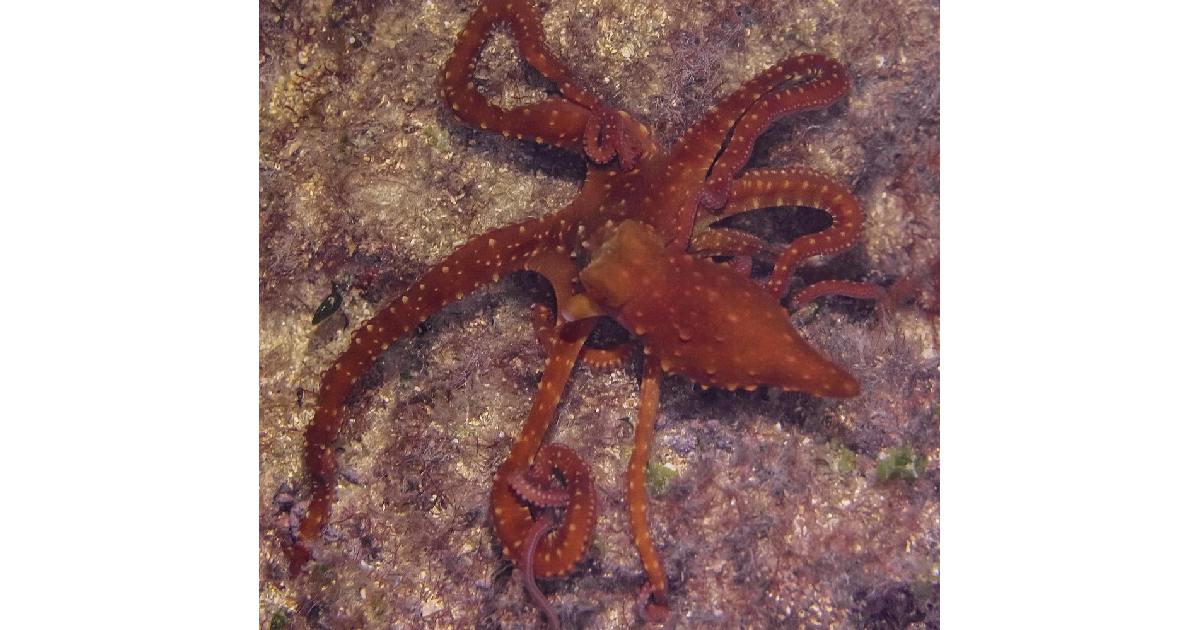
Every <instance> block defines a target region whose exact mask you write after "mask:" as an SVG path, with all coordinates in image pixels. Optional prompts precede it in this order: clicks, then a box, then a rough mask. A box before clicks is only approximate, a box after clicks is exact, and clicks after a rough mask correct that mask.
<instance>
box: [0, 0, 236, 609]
mask: <svg viewBox="0 0 1200 630" xmlns="http://www.w3.org/2000/svg"><path fill="white" fill-rule="evenodd" d="M4 25H5V26H4V35H3V37H0V47H2V48H0V59H3V60H4V63H3V66H4V78H3V82H4V87H3V90H2V92H3V96H0V107H2V108H3V111H2V120H3V138H2V139H0V146H2V147H3V155H4V164H3V167H2V169H0V173H2V176H0V179H2V180H3V184H2V185H0V200H2V201H0V216H2V217H3V228H0V256H2V259H0V264H2V267H0V268H2V269H3V270H4V271H3V273H4V279H5V280H4V287H3V288H4V295H5V299H4V301H3V305H2V308H0V311H3V316H2V317H3V327H2V328H0V330H2V331H3V333H2V334H3V341H0V344H2V345H0V347H3V350H0V356H2V357H3V359H4V361H3V365H4V378H3V381H2V382H3V400H4V404H3V411H0V418H2V420H0V426H3V428H4V435H3V437H2V438H0V443H2V444H3V453H4V456H3V457H2V458H0V462H2V463H0V466H3V472H4V481H5V484H4V486H3V488H4V493H3V494H4V497H5V499H4V501H3V504H2V506H0V514H3V516H2V517H0V527H2V528H3V534H2V540H3V541H4V547H5V553H4V566H5V569H4V572H5V575H6V579H5V584H6V586H5V594H4V601H5V602H6V603H5V611H4V614H3V617H4V622H3V625H4V626H5V627H11V628H35V627H36V628H47V627H64V628H66V627H71V628H80V627H97V626H118V627H125V628H168V627H169V628H249V627H254V626H256V625H257V624H258V606H257V600H258V597H257V593H258V587H257V553H258V531H257V530H258V510H257V487H258V484H257V463H258V459H257V449H258V411H257V394H258V386H257V382H258V369H257V365H258V350H257V348H258V345H257V330H258V325H257V313H258V310H257V308H258V307H257V292H258V291H257V287H258V272H257V270H258V266H257V251H258V244H257V243H258V237H257V234H258V200H257V177H258V169H257V150H258V142H257V132H258V126H257V115H258V107H257V100H258V96H257V59H258V51H257V47H258V37H257V27H258V17H257V4H256V3H254V2H205V3H183V2H179V3H170V2H56V3H30V2H18V3H13V4H11V5H8V6H6V7H5V9H4Z"/></svg>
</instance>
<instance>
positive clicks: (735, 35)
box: [259, 0, 939, 629]
mask: <svg viewBox="0 0 1200 630" xmlns="http://www.w3.org/2000/svg"><path fill="white" fill-rule="evenodd" d="M540 5H541V7H542V9H543V10H544V11H545V28H546V33H547V39H548V41H549V44H550V46H551V47H552V48H553V49H555V50H556V51H558V52H559V54H560V56H561V57H562V58H563V59H564V60H565V61H566V62H567V63H568V65H569V66H570V67H571V68H573V69H574V71H575V72H576V74H577V77H578V78H579V79H580V80H581V81H583V82H584V83H585V84H587V85H590V86H592V87H593V89H594V91H595V92H596V93H598V94H599V95H600V96H601V97H602V98H605V99H606V100H607V101H608V102H609V103H610V104H613V105H615V106H618V107H620V108H623V109H626V110H628V111H630V112H631V113H633V114H634V115H636V116H638V117H639V118H641V119H642V120H644V121H645V122H646V123H647V124H649V125H650V126H652V127H653V129H654V131H655V133H656V134H657V136H658V137H659V138H660V140H661V142H663V144H666V145H670V144H671V142H672V141H673V140H674V139H675V138H676V137H677V136H678V135H679V134H680V133H681V132H682V131H683V130H684V129H685V128H686V127H687V126H688V125H689V124H690V123H691V122H692V121H694V120H696V119H697V118H698V117H699V115H700V113H701V112H703V111H704V110H705V109H706V108H707V107H708V106H710V105H712V104H713V103H714V102H715V101H716V99H718V98H719V97H720V96H721V95H723V94H725V93H727V92H729V91H732V90H733V89H734V88H735V87H736V86H737V85H739V84H740V83H741V82H742V81H744V80H746V79H748V78H750V77H751V76H752V75H753V74H755V73H756V72H758V71H759V70H761V69H763V68H766V67H767V66H769V65H770V64H771V63H773V62H774V61H776V60H778V59H780V58H783V57H785V56H788V55H790V54H793V53H798V52H806V51H816V52H822V53H825V54H828V55H830V56H832V57H834V58H837V59H839V60H840V61H841V62H842V63H844V64H845V65H846V66H847V68H848V69H849V72H850V75H851V77H852V81H853V86H852V92H851V95H850V97H849V99H848V100H846V101H844V102H842V103H840V104H838V105H836V106H834V107H833V108H831V109H830V110H829V111H826V112H820V113H816V114H806V115H799V116H794V117H789V118H787V119H786V120H784V121H783V122H781V123H780V124H777V125H776V126H775V127H773V128H772V129H771V130H770V131H769V132H768V133H767V135H766V136H765V137H764V138H763V139H762V140H761V141H760V142H759V145H758V148H757V150H756V152H755V156H754V158H753V159H752V162H751V165H752V166H755V165H758V166H781V165H786V164H793V163H801V164H806V165H808V166H811V167H814V168H818V169H821V170H824V171H827V172H829V173H832V174H835V175H837V176H838V177H840V178H842V179H843V180H844V181H846V182H848V183H849V184H850V185H851V186H852V188H853V190H854V191H855V193H856V194H857V195H859V198H860V200H861V202H862V205H863V209H864V211H865V213H866V216H867V220H868V228H867V233H866V238H865V239H864V242H863V244H861V245H859V246H856V247H855V248H854V249H853V250H851V251H850V252H849V253H846V254H843V255H840V256H837V257H833V258H831V259H829V260H827V261H823V264H818V265H815V266H812V267H811V268H808V269H805V270H803V271H801V274H800V276H801V278H803V279H804V280H810V281H811V280H816V279H821V278H826V277H837V278H850V279H866V280H871V281H875V282H879V283H882V284H885V285H888V286H889V287H890V290H891V296H892V301H893V302H894V305H893V306H892V307H891V308H887V309H882V308H872V307H871V306H869V305H864V304H861V303H857V302H854V301H851V300H842V299H829V300H825V301H823V302H822V303H820V304H819V305H818V306H816V307H815V308H814V307H810V308H805V309H802V310H801V311H799V312H797V313H796V314H795V316H794V317H793V319H794V321H795V322H796V324H797V326H799V327H800V328H801V330H802V332H803V333H804V334H805V335H806V336H807V337H808V338H809V339H810V340H811V341H812V342H813V344H814V345H815V346H817V347H818V348H821V349H822V350H823V351H825V352H826V353H827V354H828V355H830V356H831V357H833V358H834V359H836V360H837V361H839V362H840V363H841V364H842V365H844V366H846V367H847V368H848V369H849V370H850V371H851V372H852V373H854V374H855V375H856V376H857V377H858V378H859V379H860V380H861V382H862V385H863V393H862V395H861V396H859V397H857V398H855V399H852V400H848V401H834V400H822V399H814V398H809V397H806V396H803V395H798V394H795V395H793V394H784V393H781V392H773V391H763V390H760V391H756V392H753V393H748V392H738V393H730V392H714V391H709V392H701V391H699V390H698V388H695V387H693V386H692V385H691V384H689V383H687V382H686V381H683V380H679V379H671V378H669V379H667V380H666V382H665V384H664V391H663V402H662V412H661V415H660V418H659V422H658V434H657V437H656V440H655V444H654V452H653V457H652V464H651V480H652V501H651V515H652V516H651V522H652V528H653V535H654V540H655V542H656V545H657V547H658V549H659V550H660V553H661V554H662V558H663V561H664V563H665V564H666V566H667V570H668V577H669V580H670V594H671V597H672V602H671V603H672V607H673V617H672V620H671V622H670V623H671V624H674V625H675V626H676V627H681V628H689V627H694V628H726V627H746V628H767V627H784V628H809V627H811V628H822V627H834V628H902V627H926V628H936V627H937V626H938V618H939V617H938V589H939V586H938V580H939V579H938V555H939V533H938V527H939V516H938V508H939V498H938V486H939V465H938V462H939V456H938V455H939V451H938V370H939V352H938V332H937V326H938V213H939V207H938V204H939V197H938V117H939V109H938V86H939V75H938V11H939V9H938V6H937V4H936V3H932V2H929V1H927V0H851V1H840V2H794V1H786V2H785V1H782V0H780V1H777V2H772V1H769V0H741V1H735V0H711V1H707V2H700V1H696V0H680V1H672V2H662V1H656V0H647V1H641V0H638V1H634V0H553V1H551V0H545V1H543V2H541V3H540ZM474 8H475V3H474V2H472V1H471V0H447V1H445V2H441V1H439V2H417V1H413V0H399V1H397V2H387V3H383V2H379V3H373V2H360V3H336V2H328V1H303V0H301V1H298V2H263V3H262V4H260V10H261V55H260V60H259V63H260V94H261V103H260V107H261V126H260V130H261V140H260V149H261V166H260V173H261V179H260V181H261V189H260V190H261V206H260V229H261V265H260V292H261V293H260V294H261V306H262V308H261V314H260V325H261V344H262V347H261V372H260V388H261V399H262V407H261V437H260V440H261V478H260V490H261V495H260V497H261V505H260V513H261V521H260V528H261V534H262V536H261V541H262V542H261V549H262V552H261V560H260V561H261V565H260V573H261V597H260V611H261V612H260V617H261V623H262V626H263V627H264V628H338V629H340V628H410V627H429V628H459V627H477V628H533V627H540V625H541V623H542V622H541V620H540V618H539V615H538V613H537V611H536V610H535V609H534V608H533V607H532V606H531V605H530V604H529V603H528V600H527V598H526V596H525V593H524V592H523V590H522V588H521V585H520V583H519V580H517V579H516V578H515V577H514V572H513V570H512V568H511V567H510V566H509V565H508V564H507V563H506V562H504V561H503V560H502V559H501V556H500V551H499V549H498V546H497V544H496V542H495V540H494V538H493V536H492V534H491V531H490V528H489V525H488V519H487V513H486V510H487V492H488V489H489V487H490V481H491V475H492V472H493V471H494V470H495V468H496V466H497V464H498V462H499V461H500V460H501V459H502V458H503V456H504V454H505V453H506V451H507V448H508V443H509V440H510V439H511V436H512V434H513V433H514V432H515V431H516V429H517V428H518V427H519V426H520V424H521V422H522V421H523V420H524V417H525V415H526V413H527V412H528V409H529V401H530V398H531V395H532V392H533V390H534V389H535V388H536V384H537V379H538V375H539V373H540V370H541V363H542V359H543V357H544V353H543V352H542V350H541V349H540V348H539V347H537V345H536V344H535V343H534V341H533V332H532V327H531V324H530V321H529V306H530V304H531V302H532V300H533V299H535V297H538V296H540V295H541V294H542V292H543V287H542V286H541V284H540V282H539V281H538V280H536V279H535V278H533V277H531V276H523V275H518V276H513V277H511V278H508V279H505V280H503V281H501V282H500V283H498V284H496V285H493V286H492V287H489V288H487V289H485V290H482V291H479V292H477V293H475V294H473V295H471V296H468V297H467V298H465V299H464V300H462V301H460V302H458V303H456V304H453V305H452V306H451V307H449V308H447V309H446V310H445V311H443V312H442V313H440V314H439V315H437V316H435V317H433V318H432V319H430V320H429V321H428V322H427V324H426V325H425V326H424V327H423V330H422V332H421V334H419V335H417V336H415V337H412V338H409V339H404V340H402V341H400V342H399V343H397V344H396V345H395V346H394V347H393V348H392V349H391V350H390V351H389V352H387V353H386V355H385V356H384V357H383V359H382V360H381V361H380V362H379V364H378V365H377V366H376V368H375V369H374V370H372V372H371V373H370V375H369V377H368V378H367V383H366V386H365V387H364V388H363V390H362V393H361V395H358V396H356V397H354V398H353V400H352V403H351V406H350V414H349V417H350V418H351V419H352V420H351V422H350V424H349V426H348V430H347V431H346V432H345V435H344V436H343V438H342V440H341V444H342V447H343V453H342V462H343V466H344V471H345V474H344V479H343V482H342V485H341V488H340V490H339V497H338V502H337V504H336V505H335V507H334V513H333V517H332V519H331V524H330V526H329V528H328V541H327V543H326V544H325V545H324V547H323V549H322V550H321V553H320V554H319V555H318V557H317V560H316V561H315V562H314V563H313V565H312V566H311V568H310V571H309V572H308V573H307V574H306V575H304V576H302V577H300V578H297V579H294V580H293V579H289V578H288V577H287V576H286V560H285V557H284V555H283V554H282V553H281V545H282V543H283V541H284V540H285V539H286V537H287V535H288V528H289V527H293V526H294V524H295V517H296V515H297V514H298V511H299V510H300V509H302V508H303V501H304V499H305V496H306V490H305V486H304V483H303V480H304V474H303V471H302V469H301V451H302V447H303V430H304V427H305V426H306V424H307V422H308V421H309V420H310V419H311V417H312V409H311V407H312V401H313V398H312V396H313V394H312V392H313V391H315V389H316V387H317V382H318V379H319V378H320V375H321V373H322V371H323V370H324V369H325V368H326V367H327V366H328V365H329V364H330V363H331V362H332V361H333V359H334V358H335V357H336V356H337V354H338V353H339V352H340V351H341V350H342V349H343V348H344V347H345V345H346V343H347V339H348V336H349V333H350V332H351V331H352V330H353V328H354V327H355V326H356V325H357V323H358V322H361V321H362V320H363V319H364V318H366V317H368V316H369V315H370V314H372V313H373V312H374V311H375V310H376V309H378V308H379V307H380V306H381V305H382V304H383V301H384V300H386V299H387V298H389V297H391V296H394V295H395V294H396V293H397V292H398V291H399V290H400V289H401V288H403V287H404V286H405V285H406V283H407V282H409V281H411V280H412V279H413V278H414V277H415V275H416V274H417V273H419V272H420V271H422V270H425V269H427V268H428V267H429V266H431V265H432V264H433V263H435V262H436V261H438V260H439V259H440V258H442V257H444V256H446V255H447V254H448V253H449V252H450V251H451V250H452V249H453V248H454V246H455V245H456V244H459V243H462V242H463V241H464V240H465V239H467V238H468V237H470V236H472V235H475V234H478V233H480V232H482V231H484V230H487V229H489V228H492V227H496V226H499V225H502V224H505V223H509V222H511V221H514V220H516V219H520V218H523V217H526V216H531V215H539V214H543V213H546V212H549V211H551V210H552V209H555V208H557V207H559V206H561V205H564V204H565V203H567V202H568V201H569V200H570V199H571V198H572V196H573V194H574V191H575V190H576V187H577V185H578V183H579V182H580V181H581V179H582V172H583V167H582V162H581V160H580V159H578V158H575V157H572V156H569V155H566V154H563V153H561V152H558V151H556V150H553V149H541V148H536V147H534V146H532V145H530V144H526V143H520V142H516V141H513V140H506V139H504V138H500V137H498V136H493V135H490V134H487V133H483V132H478V131H474V130H472V129H469V128H467V127H466V126H465V125H462V124H460V123H459V122H457V121H456V120H455V119H454V118H453V117H452V116H451V115H450V113H449V111H448V110H447V108H446V107H444V105H443V104H442V102H441V101H440V100H439V98H438V91H437V89H436V86H437V77H438V75H439V68H440V66H441V64H442V63H443V62H444V61H445V59H446V57H447V55H448V54H449V52H450V49H451V46H452V44H453V41H454V37H455V36H456V34H457V32H458V30H459V29H460V27H461V26H462V24H463V23H464V22H465V20H466V18H467V16H468V15H469V13H470V11H471V10H473V9H474ZM480 65H481V68H480V72H479V80H480V83H481V85H482V89H483V90H484V91H485V92H486V93H488V94H489V95H491V97H492V98H493V99H495V100H497V101H501V102H508V103H512V102H519V101H524V100H532V99H533V98H535V97H536V95H538V94H540V93H542V91H543V90H544V88H545V85H544V83H543V82H542V81H541V79H540V78H539V77H537V76H536V74H535V73H533V72H532V71H531V70H529V69H528V68H527V67H526V66H524V65H523V64H522V63H521V62H519V61H518V59H517V56H516V54H515V52H514V50H513V46H512V44H511V40H509V39H508V38H507V37H506V36H504V35H500V36H497V37H495V38H494V39H493V42H492V43H491V44H490V45H489V46H488V47H487V48H486V49H485V50H484V54H483V57H482V61H481V64H480ZM740 221H741V222H740V225H743V226H746V227H748V228H750V229H753V230H755V231H757V232H758V233H760V234H763V235H766V236H769V237H770V238H772V239H775V240H783V239H786V238H788V237H790V236H793V235H795V234H797V233H798V232H800V231H801V230H805V229H811V227H812V226H814V225H819V221H820V219H819V217H818V216H816V215H815V213H814V212H813V211H808V210H803V209H800V210H796V209H774V210H768V211H761V212H758V213H755V214H754V215H751V216H748V217H746V218H744V219H742V220H740ZM334 283H336V284H337V285H338V286H339V287H340V288H341V294H342V295H343V297H344V303H343V306H342V308H341V310H340V311H339V312H338V313H337V314H336V315H334V316H332V317H330V318H329V319H327V320H326V321H325V322H323V323H322V324H320V325H317V326H314V325H312V323H311V320H312V316H313V312H314V310H315V309H316V307H317V305H318V304H319V303H320V302H321V300H322V299H323V298H325V297H326V296H327V295H328V294H329V293H330V289H331V285H332V284H334ZM636 405H637V382H636V372H635V371H634V370H633V369H630V368H625V369H619V370H615V371H609V372H607V373H599V372H596V371H592V370H588V369H585V368H579V369H577V371H576V373H575V376H574V378H573V381H572V383H571V385H570V386H569V387H568V390H567V395H566V397H565V400H564V403H563V406H562V409H561V411H560V415H559V420H558V423H557V428H556V430H555V438H554V439H555V440H556V441H560V442H564V443H566V444H568V445H570V446H571V447H572V448H574V449H576V450H577V451H578V452H579V454H580V455H581V456H582V457H583V458H584V460H585V461H588V462H589V463H590V464H591V465H592V467H593V474H594V476H595V479H596V483H597V491H598V493H599V505H598V509H599V511H600V517H599V523H598V532H597V537H596V540H595V542H594V543H593V546H592V549H591V550H590V552H589V554H588V556H587V558H586V560H585V561H584V562H583V563H582V565H581V566H580V567H579V568H578V569H577V570H576V571H574V572H573V573H572V574H571V575H570V576H569V577H567V578H566V579H563V580H558V581H554V582H549V583H547V588H546V590H547V592H548V594H549V597H550V599H551V601H552V602H553V603H554V605H555V606H557V608H558V610H559V613H560V616H561V618H562V620H563V623H564V626H565V627H579V628H626V627H630V626H632V625H635V624H637V623H638V621H637V619H636V617H635V616H634V613H633V603H634V599H635V595H636V592H637V589H638V587H639V586H640V585H641V584H642V582H643V580H644V576H643V574H642V571H641V567H640V564H639V562H638V559H637V555H636V553H635V551H634V548H633V545H632V542H631V540H630V537H629V532H628V525H627V523H626V517H625V511H624V507H623V503H622V500H623V490H622V484H621V478H622V473H623V470H624V466H625V461H626V458H627V457H628V454H629V443H630V439H631V436H632V420H631V417H632V416H634V414H635V409H636ZM904 448H908V449H911V453H912V454H914V455H915V457H916V459H917V460H918V465H914V466H911V467H910V470H909V471H908V472H909V473H910V474H895V466H893V464H894V463H895V460H896V454H897V453H898V452H901V451H903V449H904ZM882 460H887V465H886V466H883V467H881V466H879V462H880V461H882ZM877 469H886V470H887V471H888V474H886V475H882V476H881V475H880V474H879V471H878V470H877ZM883 477H888V478H889V479H888V480H885V479H884V478H883Z"/></svg>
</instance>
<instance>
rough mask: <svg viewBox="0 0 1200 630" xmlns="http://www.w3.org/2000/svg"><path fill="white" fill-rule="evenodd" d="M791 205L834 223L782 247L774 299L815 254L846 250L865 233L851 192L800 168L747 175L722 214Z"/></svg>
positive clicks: (772, 282)
mask: <svg viewBox="0 0 1200 630" xmlns="http://www.w3.org/2000/svg"><path fill="white" fill-rule="evenodd" d="M791 205H796V206H805V207H808V208H816V209H818V210H821V211H824V212H825V213H827V214H828V215H829V216H830V218H831V219H832V221H831V222H830V225H829V227H827V228H825V229H824V230H821V231H820V232H816V233H814V234H805V235H803V236H800V237H798V238H796V239H795V240H793V241H792V242H791V243H790V244H788V245H787V247H785V248H783V251H782V252H781V253H780V254H779V257H778V258H776V259H775V268H774V270H773V271H772V272H771V278H770V279H769V280H768V281H767V291H769V292H770V293H771V294H772V295H774V296H776V297H781V296H782V295H783V294H784V293H785V292H786V291H787V283H788V281H789V280H790V279H791V277H792V273H793V272H794V270H795V268H796V266H797V265H799V264H800V263H801V262H803V261H804V260H806V259H808V258H811V257H813V256H819V255H823V254H834V253H837V252H840V251H843V250H845V249H846V248H848V247H850V246H851V245H853V244H854V242H855V241H856V240H857V239H858V237H859V236H860V235H861V234H862V229H863V222H864V221H863V212H862V208H861V207H860V206H859V205H858V200H857V199H856V198H855V197H854V194H853V193H851V192H850V190H849V189H848V188H846V187H845V186H844V185H843V184H841V183H840V182H838V181H836V180H834V179H833V178H831V177H829V176H828V175H824V174H821V173H818V172H816V171H813V170H809V169H806V168H800V167H792V168H783V169H755V170H751V171H747V172H746V174H745V175H743V176H742V177H739V178H738V179H736V180H734V182H733V185H732V187H731V188H730V194H729V203H728V205H727V206H726V207H725V210H724V213H725V214H735V213H739V212H747V211H749V210H754V209H756V208H768V207H775V206H791Z"/></svg>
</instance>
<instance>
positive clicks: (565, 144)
mask: <svg viewBox="0 0 1200 630" xmlns="http://www.w3.org/2000/svg"><path fill="white" fill-rule="evenodd" d="M498 23H505V24H508V25H509V26H510V27H511V28H512V31H513V37H514V38H515V39H516V41H517V49H518V51H519V52H520V54H521V56H522V57H523V58H524V59H525V60H526V61H527V62H529V65H531V66H533V68H534V69H536V70H537V71H538V72H539V73H541V74H542V76H544V77H546V79H547V80H549V81H550V82H551V83H554V84H555V85H556V86H557V87H558V89H559V91H560V92H561V93H562V95H563V96H564V97H565V98H557V97H551V98H548V99H546V100H545V101H542V102H539V103H535V104H532V105H523V106H520V107H514V108H512V109H504V108H501V107H498V106H496V105H493V104H491V103H489V102H488V100H487V98H485V97H484V95H483V94H481V93H480V92H479V90H477V89H476V88H475V86H474V84H473V83H472V75H473V73H474V70H475V65H476V59H477V58H478V57H479V52H480V50H482V49H483V45H484V42H486V40H487V35H488V33H489V32H490V30H491V28H492V27H493V26H494V25H495V24H498ZM442 96H443V98H445V100H446V103H448V104H449V105H450V109H451V110H452V111H453V112H454V114H455V115H456V116H458V117H459V118H460V119H461V120H463V121H464V122H467V123H470V124H472V125H475V126H476V127H479V128H480V129H484V130H489V131H494V132H496V133H500V134H502V135H504V136H505V137H510V136H516V138H517V139H518V140H532V141H533V142H535V143H537V144H550V145H553V146H557V147H560V148H564V149H568V150H571V151H576V152H582V153H584V154H585V155H587V156H588V158H589V159H591V160H592V161H594V162H596V163H604V162H607V161H609V160H611V159H612V158H613V156H614V155H617V156H618V157H619V160H620V164H621V166H622V168H623V169H626V170H628V169H629V168H632V166H633V164H634V163H635V162H636V160H637V158H638V156H639V155H640V154H641V153H642V152H643V151H644V150H645V149H646V146H647V145H648V138H649V131H648V130H647V129H646V128H645V127H644V126H643V125H641V124H640V123H638V122H636V121H634V120H633V119H632V118H631V117H630V116H629V115H628V114H626V113H625V112H619V111H617V110H615V109H612V108H610V107H608V106H606V105H604V104H603V103H601V102H600V99H598V98H596V96H594V95H593V94H591V93H590V92H588V91H587V90H585V89H583V87H581V86H580V85H579V84H578V83H576V82H574V81H573V80H572V79H571V75H570V73H569V72H568V70H567V67H566V66H565V65H564V64H563V63H562V62H561V61H559V60H558V58H557V57H555V56H554V55H553V54H552V53H551V52H550V50H549V49H548V48H547V47H546V40H545V35H544V34H543V32H542V23H541V19H540V18H539V17H538V15H537V13H535V12H534V9H533V7H532V5H531V4H530V3H529V2H528V1H527V0H486V1H485V2H484V3H483V4H482V5H481V6H480V7H479V9H477V10H476V11H475V13H473V14H472V15H471V17H470V18H468V20H467V24H466V26H465V27H463V30H462V32H461V33H459V36H458V42H457V43H456V44H455V46H454V52H453V53H451V55H450V59H449V60H447V61H446V66H445V69H444V71H443V73H442Z"/></svg>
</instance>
